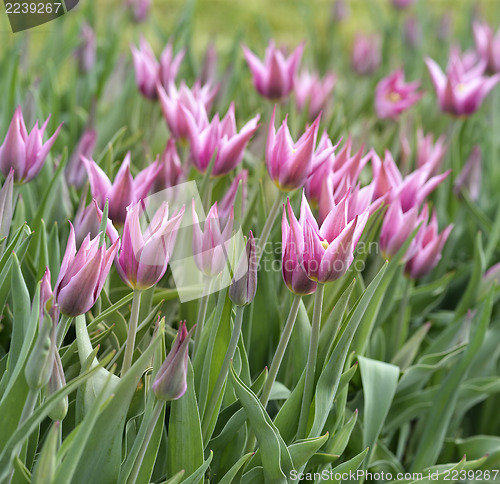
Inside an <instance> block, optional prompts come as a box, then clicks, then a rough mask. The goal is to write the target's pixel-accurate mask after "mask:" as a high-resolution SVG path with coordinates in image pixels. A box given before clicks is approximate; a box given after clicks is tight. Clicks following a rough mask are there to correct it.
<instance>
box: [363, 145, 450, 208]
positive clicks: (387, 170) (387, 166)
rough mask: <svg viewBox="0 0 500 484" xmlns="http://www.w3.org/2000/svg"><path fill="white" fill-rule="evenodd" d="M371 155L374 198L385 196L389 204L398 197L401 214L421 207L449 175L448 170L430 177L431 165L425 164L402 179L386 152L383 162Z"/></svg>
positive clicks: (373, 154) (390, 156) (374, 154)
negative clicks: (415, 207)
mask: <svg viewBox="0 0 500 484" xmlns="http://www.w3.org/2000/svg"><path fill="white" fill-rule="evenodd" d="M371 155H372V157H371V161H372V169H373V180H374V186H375V193H374V197H375V198H379V197H381V196H384V195H387V198H386V200H387V202H389V203H390V202H392V200H394V199H395V198H398V197H399V199H400V204H401V208H402V210H403V212H407V211H408V210H410V209H411V208H413V207H414V206H419V205H421V204H422V202H423V201H424V200H425V198H426V197H427V196H428V195H429V194H430V193H431V192H432V191H433V190H434V189H435V188H436V187H437V186H438V185H439V184H440V183H441V182H442V181H443V180H444V179H445V178H446V177H447V176H448V175H449V174H450V170H448V171H446V172H444V173H441V174H440V175H436V176H433V177H431V174H432V171H433V165H432V164H430V163H425V164H423V165H422V166H421V167H419V168H417V169H416V170H415V171H413V172H411V173H410V174H409V175H407V176H406V177H405V178H404V179H403V176H402V175H401V173H400V171H399V169H398V167H397V166H396V164H395V162H394V159H393V158H392V155H391V153H390V152H389V151H388V150H386V152H385V159H384V162H382V161H381V160H380V158H379V157H378V155H377V154H376V153H375V151H373V150H372V151H371Z"/></svg>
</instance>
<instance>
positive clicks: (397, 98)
mask: <svg viewBox="0 0 500 484" xmlns="http://www.w3.org/2000/svg"><path fill="white" fill-rule="evenodd" d="M419 86H420V81H414V82H409V83H407V84H405V78H404V72H403V69H398V70H396V71H394V72H393V73H392V74H390V75H389V76H387V77H384V78H383V79H382V80H381V81H380V82H379V83H378V84H377V87H376V89H375V111H376V113H377V116H378V117H379V118H380V119H385V118H390V119H397V118H398V117H399V115H400V114H401V113H402V112H404V111H406V110H407V109H409V108H410V107H412V106H413V105H414V104H415V103H417V102H418V101H419V100H420V98H421V97H422V95H423V93H422V92H418V91H417V89H418V88H419Z"/></svg>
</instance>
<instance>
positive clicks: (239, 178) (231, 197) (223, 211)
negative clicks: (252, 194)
mask: <svg viewBox="0 0 500 484" xmlns="http://www.w3.org/2000/svg"><path fill="white" fill-rule="evenodd" d="M247 180H248V171H247V170H241V171H240V172H239V173H238V174H237V175H236V177H235V178H234V180H233V182H232V183H231V186H230V187H229V189H228V190H227V191H226V194H225V195H224V196H223V197H222V199H221V201H220V203H219V205H218V210H219V217H220V218H221V220H222V221H224V222H227V220H228V218H229V216H230V215H231V210H232V209H233V207H234V203H235V200H236V196H237V194H238V187H239V186H240V182H241V213H240V214H237V216H238V217H239V216H243V214H244V213H245V202H246V199H247Z"/></svg>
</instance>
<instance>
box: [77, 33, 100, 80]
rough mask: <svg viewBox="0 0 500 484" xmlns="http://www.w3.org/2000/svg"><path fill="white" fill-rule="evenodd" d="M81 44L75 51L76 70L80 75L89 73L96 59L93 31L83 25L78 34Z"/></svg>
mask: <svg viewBox="0 0 500 484" xmlns="http://www.w3.org/2000/svg"><path fill="white" fill-rule="evenodd" d="M80 37H81V44H80V46H79V47H78V48H77V49H76V51H75V56H76V59H77V61H78V69H79V70H80V72H82V73H86V72H89V71H90V70H91V69H92V68H93V67H94V64H95V58H96V37H95V32H94V29H93V28H92V27H91V26H90V25H89V24H87V23H84V24H83V26H82V30H81V32H80Z"/></svg>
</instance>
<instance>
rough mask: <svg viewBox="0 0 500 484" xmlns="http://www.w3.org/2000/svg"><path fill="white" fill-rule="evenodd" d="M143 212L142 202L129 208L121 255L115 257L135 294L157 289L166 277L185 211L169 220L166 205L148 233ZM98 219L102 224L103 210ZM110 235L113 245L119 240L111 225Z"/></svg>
mask: <svg viewBox="0 0 500 484" xmlns="http://www.w3.org/2000/svg"><path fill="white" fill-rule="evenodd" d="M143 211H144V209H143V203H142V202H137V203H135V204H131V205H130V206H128V207H127V217H126V219H125V226H124V227H123V235H122V242H121V246H120V251H119V252H117V253H116V257H115V266H116V270H117V271H118V274H119V275H120V277H121V278H122V280H123V282H125V284H127V285H128V286H129V287H130V288H132V289H134V290H135V289H138V290H142V289H148V288H149V287H152V286H154V285H155V284H157V283H158V282H159V281H160V279H161V278H162V277H163V275H164V274H165V271H166V270H167V266H168V261H169V259H170V256H171V254H172V252H173V250H174V246H175V240H176V238H177V231H178V229H179V225H180V223H181V219H182V216H183V214H184V207H182V208H181V210H180V211H179V212H177V213H175V214H174V215H173V216H172V218H170V219H169V214H168V203H167V202H164V203H162V205H161V206H160V207H159V208H158V210H157V211H156V212H155V214H154V215H153V217H152V218H151V222H150V223H149V224H148V226H147V227H146V228H145V229H144V230H143V229H142V228H141V215H142V214H143ZM98 215H99V218H100V219H101V220H102V212H101V211H100V210H98ZM107 233H108V236H109V238H110V239H111V241H112V242H116V241H118V240H119V238H118V232H117V231H116V229H115V228H114V227H113V225H112V224H111V223H109V221H108V226H107Z"/></svg>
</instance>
